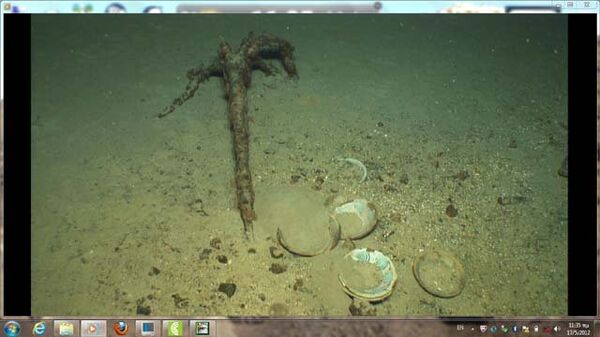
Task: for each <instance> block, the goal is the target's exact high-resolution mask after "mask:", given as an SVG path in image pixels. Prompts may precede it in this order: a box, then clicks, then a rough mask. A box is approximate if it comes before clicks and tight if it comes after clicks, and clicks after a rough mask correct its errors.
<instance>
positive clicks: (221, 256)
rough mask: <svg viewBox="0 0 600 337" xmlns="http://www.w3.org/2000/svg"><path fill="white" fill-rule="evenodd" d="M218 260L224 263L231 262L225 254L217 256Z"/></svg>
mask: <svg viewBox="0 0 600 337" xmlns="http://www.w3.org/2000/svg"><path fill="white" fill-rule="evenodd" d="M217 260H218V261H219V262H221V263H222V264H227V262H229V260H228V259H227V256H225V255H219V256H217Z"/></svg>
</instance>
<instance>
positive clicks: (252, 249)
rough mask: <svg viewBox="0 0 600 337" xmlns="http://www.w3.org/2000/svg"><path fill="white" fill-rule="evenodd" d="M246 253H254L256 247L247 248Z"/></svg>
mask: <svg viewBox="0 0 600 337" xmlns="http://www.w3.org/2000/svg"><path fill="white" fill-rule="evenodd" d="M248 254H256V248H248Z"/></svg>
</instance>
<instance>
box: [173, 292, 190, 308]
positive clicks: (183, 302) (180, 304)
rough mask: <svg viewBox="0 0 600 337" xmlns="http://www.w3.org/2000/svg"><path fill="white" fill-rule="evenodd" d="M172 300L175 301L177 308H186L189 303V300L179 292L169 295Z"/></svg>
mask: <svg viewBox="0 0 600 337" xmlns="http://www.w3.org/2000/svg"><path fill="white" fill-rule="evenodd" d="M171 298H172V299H173V302H175V306H176V307H177V308H179V309H183V308H187V307H188V305H189V304H190V301H189V300H188V299H187V298H183V297H181V296H179V294H173V295H171Z"/></svg>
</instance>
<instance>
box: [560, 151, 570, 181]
mask: <svg viewBox="0 0 600 337" xmlns="http://www.w3.org/2000/svg"><path fill="white" fill-rule="evenodd" d="M558 175H559V176H561V177H565V178H567V177H569V158H568V156H565V159H563V162H562V164H561V165H560V168H559V169H558Z"/></svg>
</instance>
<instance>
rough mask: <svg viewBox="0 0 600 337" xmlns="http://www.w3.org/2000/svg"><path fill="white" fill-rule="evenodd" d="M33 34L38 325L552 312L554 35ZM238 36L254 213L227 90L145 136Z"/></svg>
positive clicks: (557, 284) (313, 25)
mask: <svg viewBox="0 0 600 337" xmlns="http://www.w3.org/2000/svg"><path fill="white" fill-rule="evenodd" d="M31 21H32V26H31V31H32V40H31V52H32V58H31V65H32V71H31V75H32V78H31V89H32V92H31V98H32V101H31V106H32V116H31V146H32V147H31V149H32V150H31V151H32V152H31V164H32V168H31V169H32V170H31V174H32V177H31V183H32V187H31V188H32V200H31V202H32V204H31V213H32V214H31V218H32V219H31V221H32V224H31V226H32V244H31V246H32V269H31V270H32V275H31V276H32V277H31V279H32V285H31V289H32V314H33V315H195V316H200V315H203V316H205V315H215V316H311V317H315V316H319V317H321V316H350V315H361V316H362V315H376V316H440V315H442V316H458V315H460V316H472V315H476V316H491V315H529V316H534V315H539V316H549V315H566V313H567V178H566V176H567V175H568V167H567V166H566V158H567V153H566V145H567V25H566V17H561V16H527V15H520V16H500V15H498V16H495V15H468V16H455V15H193V16H192V15H189V16H188V15H164V16H163V15H161V16H151V15H148V16H142V15H126V16H118V15H111V16H99V15H98V16H95V15H60V16H59V15H34V16H32V19H31ZM250 32H254V33H255V34H256V36H260V35H261V34H263V33H266V34H271V35H272V36H276V37H278V38H281V39H284V40H285V41H287V42H288V43H289V44H290V45H291V46H292V47H293V63H294V66H295V69H296V71H297V76H295V77H290V76H288V74H287V73H286V69H284V68H283V67H282V66H281V64H280V62H279V61H278V60H277V59H275V60H272V61H270V60H268V59H266V58H265V60H264V61H265V63H266V64H267V65H266V66H265V68H262V70H263V71H261V69H256V70H254V71H253V72H252V73H251V74H252V76H251V82H250V83H249V86H248V87H247V92H246V96H245V97H244V99H241V98H240V96H235V97H238V98H240V101H239V102H241V104H244V106H245V107H246V108H247V109H246V110H245V111H244V113H246V114H247V116H246V117H247V120H246V122H247V123H246V124H247V125H245V131H246V132H248V134H249V138H248V140H247V145H248V151H249V152H247V153H246V155H247V156H248V158H247V159H248V163H249V171H250V173H251V184H250V186H246V187H247V188H251V189H252V192H253V196H254V201H253V211H254V214H253V216H252V217H250V216H248V214H249V213H244V212H242V213H240V210H239V209H238V208H239V207H240V195H239V186H240V178H239V176H236V167H237V165H239V152H235V151H239V150H238V149H237V148H236V150H234V142H235V141H234V138H233V137H232V127H231V126H230V122H229V120H228V117H229V116H228V111H230V108H231V107H230V105H228V97H226V94H225V89H226V88H225V87H224V84H223V79H222V78H219V77H211V78H210V79H206V80H204V81H202V82H201V83H199V87H198V89H197V91H195V92H194V95H193V97H187V98H186V99H185V100H184V101H183V102H179V103H181V104H174V110H173V111H172V112H171V113H169V114H168V115H164V117H162V118H159V117H158V116H161V114H164V113H165V111H169V107H170V106H172V105H173V102H174V100H177V98H178V97H182V95H185V93H186V92H189V91H188V90H186V86H188V89H189V88H190V87H189V84H188V82H189V81H188V76H187V75H186V74H188V71H189V70H190V69H192V70H193V69H196V70H198V69H207V68H206V67H208V66H209V65H211V64H218V61H215V59H216V58H218V57H219V53H220V51H222V49H221V48H220V44H221V43H222V42H223V41H226V42H228V43H229V44H230V46H231V49H232V51H233V52H235V51H236V49H237V48H238V46H239V45H240V43H241V42H242V41H243V40H244V38H246V37H248V36H249V33H250ZM215 62H216V63H215ZM269 63H271V64H272V65H271V66H268V64H269ZM201 65H204V68H199V67H200V66H201ZM265 69H270V72H271V74H270V76H267V75H266V74H265V72H266V71H264V70H265ZM192 73H193V72H192ZM197 73H198V72H196V74H197ZM230 79H231V78H230ZM192 82H193V81H192ZM229 98H231V97H229ZM165 109H166V110H165ZM242 125H244V123H242ZM244 177H245V179H246V182H247V180H248V176H247V175H245V176H244ZM236 189H237V190H238V191H237V192H236ZM361 200H362V201H365V203H364V204H361V205H367V206H360V205H359V206H357V205H358V204H353V203H352V202H357V201H361ZM343 209H351V211H353V212H354V211H355V212H356V214H355V213H352V212H348V213H343V212H341V210H343ZM365 210H366V213H364V214H366V215H365V216H364V217H363V216H362V214H363V213H361V214H360V215H359V214H358V211H361V212H363V211H365ZM241 216H242V217H241ZM243 216H247V218H246V220H248V219H249V218H252V227H253V230H252V231H251V233H250V235H248V231H245V228H244V221H243ZM332 228H333V231H332ZM352 231H354V232H360V233H361V235H354V236H352V237H349V236H348V235H349V234H348V233H350V232H352ZM332 233H333V234H332ZM353 252H360V253H359V254H366V255H368V258H373V259H377V261H376V263H358V264H357V263H354V262H356V261H352V260H351V259H349V256H354V255H352V254H353ZM300 255H309V256H300ZM379 262H382V263H379ZM369 296H374V297H371V298H377V300H369Z"/></svg>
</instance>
